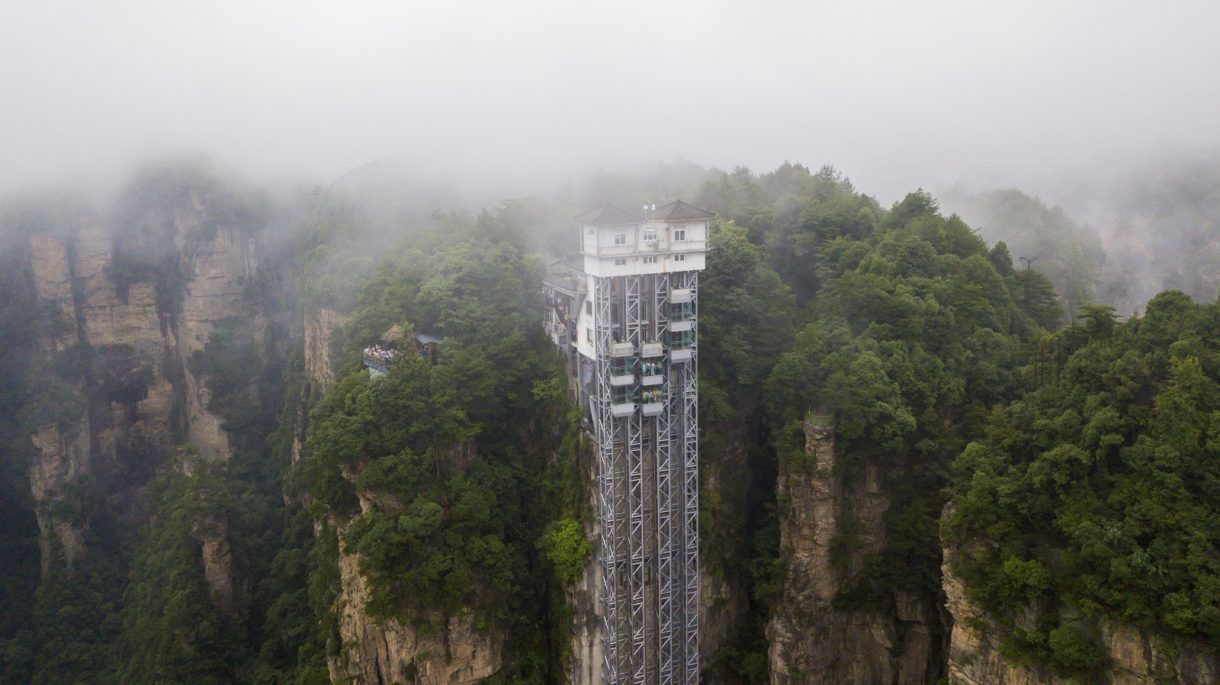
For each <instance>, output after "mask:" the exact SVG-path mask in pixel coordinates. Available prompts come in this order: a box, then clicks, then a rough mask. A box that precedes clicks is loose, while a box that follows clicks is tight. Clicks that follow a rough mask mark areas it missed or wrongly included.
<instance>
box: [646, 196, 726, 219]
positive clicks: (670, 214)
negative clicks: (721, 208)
mask: <svg viewBox="0 0 1220 685" xmlns="http://www.w3.org/2000/svg"><path fill="white" fill-rule="evenodd" d="M714 216H716V214H715V213H713V212H709V211H707V210H706V209H699V208H698V207H696V206H694V205H688V204H686V203H685V202H683V201H681V200H674V201H673V202H671V203H669V204H667V205H665V206H664V207H658V208H657V211H656V213H655V214H653V217H654V218H657V219H661V220H664V221H694V220H696V219H711V218H712V217H714Z"/></svg>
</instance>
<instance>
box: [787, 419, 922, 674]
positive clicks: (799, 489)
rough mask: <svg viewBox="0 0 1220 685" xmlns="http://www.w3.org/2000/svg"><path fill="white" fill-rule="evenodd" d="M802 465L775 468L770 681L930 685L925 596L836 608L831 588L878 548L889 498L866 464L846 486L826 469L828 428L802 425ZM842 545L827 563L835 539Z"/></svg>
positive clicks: (831, 447)
mask: <svg viewBox="0 0 1220 685" xmlns="http://www.w3.org/2000/svg"><path fill="white" fill-rule="evenodd" d="M805 452H806V457H805V459H803V460H782V461H781V464H780V470H779V484H778V488H779V490H778V492H779V501H780V503H781V505H780V511H779V521H780V545H781V553H783V554H784V555H785V558H786V561H787V564H786V570H785V577H784V586H783V595H782V597H781V599H780V601H779V602H778V604H777V608H776V610H775V611H774V612H773V615H772V618H771V621H770V622H769V624H768V626H767V640H768V642H769V645H770V648H769V651H770V655H769V656H770V664H771V679H772V682H773V683H781V684H786V683H810V684H814V683H816V684H821V683H825V684H827V685H829V684H831V683H860V684H865V683H870V684H871V683H885V684H887V685H925V684H927V685H930V684H931V683H935V682H936V681H937V679H939V677H940V673H939V663H940V658H939V654H940V645H939V643H938V640H937V638H936V634H937V632H938V623H937V615H936V614H935V610H934V608H933V606H931V604H932V602H930V601H928V600H927V599H926V598H923V597H919V596H914V595H910V596H908V595H905V594H901V593H900V594H898V595H897V596H895V597H893V598H892V602H893V609H892V611H891V612H880V611H865V610H854V611H847V610H838V609H836V608H834V606H833V602H834V599H835V597H836V596H837V595H838V594H839V592H840V590H842V589H843V588H844V587H846V586H847V585H848V583H849V582H850V581H851V580H852V578H853V577H854V576H855V575H857V574H858V573H859V572H860V571H861V570H862V568H863V564H864V561H865V559H866V558H867V557H868V555H870V554H872V553H875V552H878V551H880V550H881V549H882V547H883V546H884V545H885V539H886V530H885V521H884V515H885V512H886V510H887V509H888V508H889V506H890V501H889V498H888V497H887V495H886V494H885V492H884V491H883V489H882V487H881V482H880V474H879V473H878V471H877V469H876V468H875V467H872V466H866V467H865V468H864V469H863V472H862V473H861V474H859V475H858V476H857V477H856V478H855V479H853V480H852V482H850V483H848V482H845V480H844V478H843V477H842V476H841V475H840V474H839V472H838V470H837V469H836V468H835V459H836V454H835V435H834V429H833V428H828V427H818V426H815V425H813V424H812V423H806V425H805ZM847 533H850V535H851V539H852V541H851V544H850V546H849V547H848V548H847V549H846V550H844V551H842V552H840V558H839V559H835V558H834V553H833V551H832V547H833V546H834V544H835V540H836V538H838V537H839V536H840V535H844V534H847Z"/></svg>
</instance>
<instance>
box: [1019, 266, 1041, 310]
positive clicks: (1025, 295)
mask: <svg viewBox="0 0 1220 685" xmlns="http://www.w3.org/2000/svg"><path fill="white" fill-rule="evenodd" d="M1021 261H1023V262H1025V283H1024V287H1023V288H1022V289H1021V304H1022V305H1023V306H1024V307H1025V308H1026V309H1027V310H1028V309H1029V265H1030V264H1033V263H1034V262H1036V261H1038V258H1037V257H1021Z"/></svg>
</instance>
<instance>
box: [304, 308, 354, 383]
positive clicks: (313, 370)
mask: <svg viewBox="0 0 1220 685" xmlns="http://www.w3.org/2000/svg"><path fill="white" fill-rule="evenodd" d="M345 323H347V315H346V314H343V313H341V312H339V311H338V310H337V309H334V308H332V307H317V308H313V309H308V310H306V311H305V316H304V336H305V377H306V378H308V379H309V380H311V381H313V382H314V383H316V384H317V385H318V388H319V390H325V389H326V387H327V386H329V385H330V384H331V383H333V382H334V380H335V371H334V369H333V368H332V367H331V362H330V340H331V336H332V335H333V334H334V332H335V329H336V328H338V327H340V326H342V325H343V324H345Z"/></svg>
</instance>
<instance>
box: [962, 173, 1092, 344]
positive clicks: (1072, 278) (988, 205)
mask: <svg viewBox="0 0 1220 685" xmlns="http://www.w3.org/2000/svg"><path fill="white" fill-rule="evenodd" d="M942 199H943V200H944V203H945V204H946V205H948V206H950V207H952V208H953V209H954V211H957V212H960V213H961V214H962V216H963V217H964V218H965V219H966V220H968V221H970V222H971V223H972V224H974V225H976V226H978V227H979V233H980V235H982V237H983V238H985V239H986V240H988V241H991V242H994V243H997V244H998V243H1000V242H1003V243H1006V244H1007V246H1006V249H1008V250H1011V252H1012V257H1013V259H1012V261H1014V262H1015V263H1016V264H1017V265H1018V266H1019V267H1020V268H1021V269H1022V270H1025V269H1026V268H1027V267H1028V265H1026V264H1025V263H1024V262H1021V261H1018V260H1020V259H1021V258H1025V259H1030V260H1034V261H1033V265H1034V266H1036V268H1037V269H1038V271H1040V272H1041V273H1043V274H1045V275H1046V277H1047V278H1048V279H1050V281H1051V283H1053V284H1054V286H1055V291H1056V292H1057V293H1059V296H1060V297H1061V298H1063V304H1064V307H1065V309H1066V310H1067V313H1069V314H1072V313H1075V312H1076V311H1077V310H1079V309H1080V308H1081V307H1083V306H1085V305H1089V304H1094V303H1095V302H1096V300H1097V295H1096V293H1097V290H1098V289H1099V286H1100V284H1101V272H1102V266H1103V264H1104V263H1105V261H1106V253H1105V251H1104V250H1103V249H1102V244H1101V239H1100V238H1098V237H1097V234H1096V233H1095V232H1094V231H1093V230H1092V229H1091V228H1089V227H1087V226H1080V225H1078V224H1077V223H1075V222H1074V221H1072V220H1071V219H1070V218H1069V217H1068V216H1067V215H1066V214H1065V213H1064V212H1063V210H1062V209H1060V208H1059V207H1047V206H1046V205H1045V204H1043V203H1042V202H1041V201H1040V200H1038V199H1037V198H1033V197H1030V196H1028V195H1026V194H1025V193H1022V192H1021V191H1019V190H1016V189H1015V188H1010V189H1007V190H996V191H992V192H989V193H982V194H979V195H970V194H967V193H964V192H962V191H960V190H957V191H951V192H949V193H948V194H947V195H946V196H945V197H944V198H942ZM1054 323H1055V324H1058V323H1059V322H1057V321H1056V322H1054Z"/></svg>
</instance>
